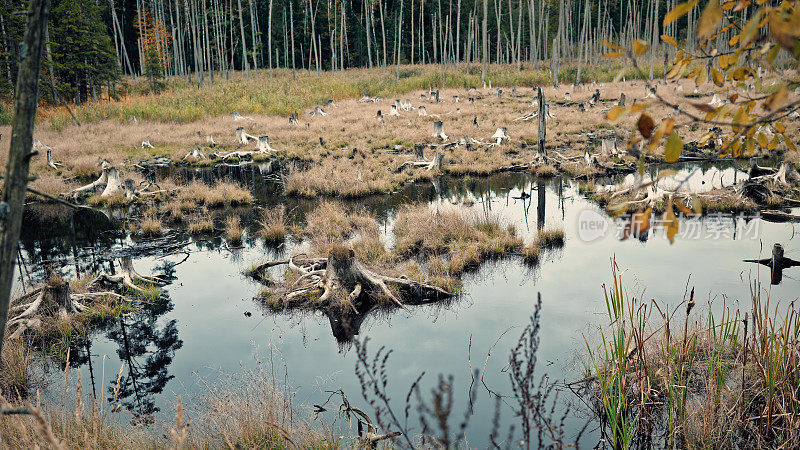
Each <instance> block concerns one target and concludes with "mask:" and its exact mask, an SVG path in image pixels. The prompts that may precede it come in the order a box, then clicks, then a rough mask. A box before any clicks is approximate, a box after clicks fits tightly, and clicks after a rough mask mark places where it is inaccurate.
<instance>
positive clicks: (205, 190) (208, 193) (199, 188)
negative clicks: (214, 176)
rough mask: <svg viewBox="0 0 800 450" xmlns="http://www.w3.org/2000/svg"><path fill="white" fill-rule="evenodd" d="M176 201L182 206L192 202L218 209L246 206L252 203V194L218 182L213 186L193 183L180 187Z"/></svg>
mask: <svg viewBox="0 0 800 450" xmlns="http://www.w3.org/2000/svg"><path fill="white" fill-rule="evenodd" d="M178 201H180V202H181V205H182V206H181V208H182V209H184V206H183V205H189V204H191V203H190V202H193V203H194V204H195V205H197V206H207V207H209V208H219V207H223V206H238V205H248V204H250V203H252V202H253V194H251V193H250V191H248V190H246V189H243V188H241V187H239V185H237V184H235V183H230V182H226V181H220V182H218V183H216V184H214V185H213V186H211V185H208V184H205V183H203V182H201V181H193V182H191V183H188V184H186V185H184V186H181V188H180V191H179V192H178Z"/></svg>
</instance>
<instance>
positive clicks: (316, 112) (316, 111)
mask: <svg viewBox="0 0 800 450" xmlns="http://www.w3.org/2000/svg"><path fill="white" fill-rule="evenodd" d="M308 114H309V115H312V116H327V115H328V113H326V112H325V110H324V109H322V108H320V107H319V106H317V107H315V108H314V110H313V111H311V112H310V113H308Z"/></svg>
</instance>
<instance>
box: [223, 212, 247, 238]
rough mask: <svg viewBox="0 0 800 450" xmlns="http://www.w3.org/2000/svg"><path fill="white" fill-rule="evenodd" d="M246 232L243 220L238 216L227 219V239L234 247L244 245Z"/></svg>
mask: <svg viewBox="0 0 800 450" xmlns="http://www.w3.org/2000/svg"><path fill="white" fill-rule="evenodd" d="M243 236H244V230H242V218H241V217H239V216H236V215H232V216H228V217H226V218H225V239H227V240H228V242H230V243H231V244H233V245H239V244H241V243H242V237H243Z"/></svg>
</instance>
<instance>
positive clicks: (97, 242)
mask: <svg viewBox="0 0 800 450" xmlns="http://www.w3.org/2000/svg"><path fill="white" fill-rule="evenodd" d="M175 170H176V171H177V172H175V173H173V174H172V175H174V176H175V177H176V178H179V179H180V178H183V179H191V178H198V179H203V180H204V181H208V182H211V181H213V180H216V179H229V180H236V181H238V182H240V183H242V184H243V185H246V186H247V187H248V188H250V189H251V191H252V192H253V194H254V196H255V197H256V202H255V206H254V207H249V208H240V209H237V210H235V211H231V210H228V212H235V213H237V214H239V215H241V216H242V223H243V225H244V226H245V229H246V233H245V239H244V242H243V244H242V248H236V249H233V248H229V247H228V246H227V245H226V244H225V242H224V239H223V238H221V237H220V235H221V234H222V233H221V232H220V231H219V230H218V231H217V232H216V233H215V234H214V235H213V236H207V237H203V238H197V239H194V238H191V237H189V236H188V235H187V234H186V233H185V232H184V231H180V230H178V231H177V232H175V234H174V239H175V240H176V241H180V240H190V241H191V243H189V244H188V245H187V246H185V247H183V250H185V252H178V253H175V254H173V255H170V256H167V257H163V258H162V257H159V256H139V257H137V258H135V260H134V266H135V268H136V270H137V271H139V272H140V273H143V274H151V273H153V272H159V273H163V272H164V271H165V270H166V271H167V272H168V273H169V274H170V275H171V276H172V277H174V280H173V282H172V283H171V284H170V285H167V286H166V287H165V288H164V290H165V292H166V298H165V299H162V301H161V302H158V303H156V304H153V305H149V306H146V307H145V308H144V309H143V310H142V311H140V312H135V313H133V314H131V315H129V316H127V317H124V318H122V319H121V320H120V319H117V320H113V321H110V322H108V323H107V324H105V325H103V326H100V327H97V328H96V329H94V330H93V331H92V332H91V333H90V335H89V336H88V339H86V340H85V342H80V343H78V344H76V346H75V348H73V349H72V351H71V355H72V357H71V360H72V361H71V364H72V366H73V370H74V369H78V370H80V371H81V374H82V379H83V392H84V393H85V394H86V395H89V396H91V395H96V396H97V398H99V399H102V401H106V402H108V401H110V400H111V399H112V398H113V397H114V389H115V386H116V379H117V374H118V372H119V370H120V367H121V366H122V365H123V363H124V368H123V370H122V376H121V386H122V389H121V390H120V392H119V394H118V402H119V403H120V404H121V406H122V407H121V408H119V412H117V413H115V416H116V417H118V418H119V420H120V421H122V422H134V423H143V424H148V423H154V424H155V425H151V426H155V427H168V426H170V425H171V423H172V422H173V420H174V419H173V417H174V409H173V406H174V402H175V400H176V397H177V396H178V395H180V396H181V397H182V398H183V401H184V405H186V404H187V403H190V404H191V403H193V402H194V403H198V402H201V401H202V398H203V396H204V395H205V394H206V393H207V387H206V383H208V384H214V383H225V382H230V380H231V378H230V377H229V376H228V374H242V372H243V371H244V370H256V371H258V370H263V371H265V372H266V373H267V374H269V375H270V376H272V375H273V374H274V377H275V378H276V379H277V380H278V381H277V383H278V384H279V385H281V386H284V387H285V389H288V390H289V392H292V396H293V402H294V404H295V405H296V406H299V407H300V408H301V409H302V410H303V411H305V410H308V411H309V414H302V417H310V410H311V405H313V404H322V403H323V402H325V400H326V399H327V398H328V397H329V396H330V393H328V392H326V391H333V390H337V389H342V390H343V391H344V392H345V393H346V394H347V396H348V399H349V400H350V401H351V402H352V403H353V405H354V406H357V407H360V408H362V409H364V410H365V411H367V412H368V413H370V414H371V412H372V411H371V409H370V408H369V407H368V406H367V405H366V404H365V402H364V401H363V398H362V396H361V387H360V385H359V382H358V379H357V377H356V375H355V374H354V371H353V368H354V366H355V363H356V351H355V348H354V347H353V346H352V345H351V344H349V343H346V342H340V341H341V336H339V338H340V339H339V340H337V338H335V337H334V335H333V333H332V327H331V322H330V321H329V319H328V318H327V317H326V316H325V315H324V314H322V313H320V312H293V313H283V312H272V311H270V310H269V308H268V307H266V306H265V305H263V304H261V302H260V301H258V300H254V299H253V297H255V296H256V295H257V294H258V292H259V290H260V288H261V287H260V285H259V284H258V283H256V282H254V281H252V280H251V279H249V278H247V277H246V276H244V275H243V274H242V272H243V271H245V270H246V269H248V268H250V267H251V266H252V265H253V264H256V263H259V262H263V261H265V260H268V259H277V258H281V257H285V256H286V254H287V252H291V251H292V250H293V249H296V248H297V245H302V244H297V243H291V242H287V243H286V244H284V245H282V246H278V247H274V246H267V245H265V244H264V243H263V241H262V240H261V239H260V238H258V237H257V234H256V230H257V229H258V224H257V222H256V220H257V218H258V217H259V211H258V208H261V207H266V208H270V207H275V206H277V205H280V204H283V205H285V206H286V209H287V211H289V217H290V218H291V219H293V220H303V218H304V216H305V214H306V213H307V212H308V211H311V210H313V208H314V206H315V205H316V204H317V202H318V201H320V200H317V199H313V200H308V199H293V198H286V197H283V196H281V195H280V186H279V185H277V184H276V183H275V182H274V181H272V180H271V177H270V175H268V174H266V173H265V174H262V172H260V171H259V170H258V168H257V167H253V166H250V167H245V168H215V169H206V170H202V171H183V170H180V169H175ZM733 172H734V171H733V169H730V168H728V169H724V170H718V169H716V168H713V167H693V168H686V169H684V170H682V171H681V172H680V173H679V175H678V176H677V178H678V179H683V178H685V177H686V176H688V175H689V174H691V179H690V180H689V182H688V183H686V184H687V185H690V186H692V188H693V189H697V190H700V191H702V190H703V186H705V184H706V183H709V182H710V183H716V182H720V183H722V184H729V183H731V182H732V181H733V177H734V173H733ZM737 176H742V175H741V174H737ZM714 180H717V181H714ZM414 202H428V203H429V204H430V205H431V207H441V208H455V209H460V210H464V211H468V212H469V213H470V214H478V215H483V214H487V215H495V216H498V217H500V218H501V220H502V222H503V223H504V224H513V225H514V226H515V227H516V230H517V233H518V234H520V235H521V236H523V237H524V238H525V241H526V243H527V242H531V240H532V239H533V238H534V237H535V236H536V234H537V229H538V228H540V227H544V228H561V229H563V230H564V232H565V237H566V242H565V245H564V247H563V248H561V249H557V250H548V251H544V252H543V253H542V255H541V258H540V261H539V262H538V263H537V264H536V265H533V266H531V265H526V264H525V263H524V262H523V261H522V258H521V257H519V256H508V257H506V258H502V259H499V260H494V261H489V262H486V263H484V264H483V265H481V266H480V268H478V269H477V270H474V271H472V272H469V273H467V274H466V275H465V276H464V278H463V287H462V292H463V293H462V295H461V296H460V297H459V298H458V299H456V300H455V301H452V302H448V303H446V304H439V305H436V304H434V305H427V306H415V307H410V308H409V310H407V311H406V310H401V309H396V310H393V311H377V312H373V313H372V314H370V315H369V316H367V318H366V319H365V320H364V322H363V324H362V326H361V328H360V334H359V335H358V336H355V338H356V339H363V338H365V337H369V339H370V341H369V349H370V355H374V353H375V352H376V351H377V350H378V348H380V347H381V346H385V347H386V348H388V349H391V350H393V353H392V355H391V357H390V359H389V362H388V366H387V373H388V375H389V393H390V395H391V397H392V399H393V402H394V403H393V406H394V408H395V409H396V410H397V411H399V412H400V413H401V414H402V411H403V408H404V403H403V402H404V400H405V397H406V394H407V392H408V389H409V386H410V385H411V384H412V383H413V382H414V380H416V379H417V377H418V376H419V375H420V373H422V372H425V373H426V375H425V377H424V378H423V379H422V384H421V385H422V393H423V394H427V393H428V392H429V390H430V388H431V387H433V386H434V385H435V383H436V381H437V377H438V374H440V373H442V374H445V375H447V374H451V375H453V377H454V389H455V393H454V394H455V399H456V403H455V407H454V413H453V415H452V416H451V417H452V424H451V426H453V427H455V426H457V424H458V422H460V420H461V417H462V416H463V411H464V409H465V408H466V402H467V400H468V396H467V393H468V389H469V386H470V384H471V382H472V380H471V377H472V374H471V369H480V370H481V372H482V376H483V380H482V382H481V380H475V383H480V385H479V387H478V390H477V392H478V396H477V403H476V405H475V414H474V416H473V417H472V419H471V422H470V425H469V428H468V431H467V435H466V436H467V439H468V443H469V445H470V446H471V447H474V448H485V447H487V446H488V444H489V442H488V437H489V434H490V432H491V430H492V420H493V417H494V411H495V400H494V398H491V397H490V395H489V394H488V392H487V389H486V388H485V387H484V386H483V383H485V385H486V386H488V387H489V388H490V389H492V390H493V391H496V392H500V393H503V394H508V395H510V394H511V389H510V384H509V381H508V373H507V363H508V357H509V352H510V350H511V348H512V347H513V346H514V345H515V344H516V342H517V338H518V337H519V335H520V333H522V328H523V327H524V326H525V325H527V324H528V323H529V317H530V316H531V314H532V313H533V311H534V307H535V304H536V298H537V293H541V298H542V310H541V321H540V325H541V328H540V331H539V337H540V340H541V343H540V346H539V350H538V353H537V357H538V364H537V372H538V373H539V374H544V373H547V374H548V375H549V379H550V381H551V382H563V381H567V382H569V381H575V380H579V379H581V378H583V377H584V376H585V370H584V366H583V363H582V360H581V357H582V356H583V355H585V354H586V343H585V341H584V336H585V337H586V339H588V341H589V342H590V344H592V345H595V343H596V341H597V338H598V333H597V328H598V326H600V325H605V324H606V322H607V320H606V315H605V304H604V302H603V291H602V284H603V283H608V282H609V281H610V277H611V271H610V258H612V257H616V261H617V263H618V264H619V265H620V267H621V268H622V269H623V274H624V280H625V283H626V286H627V287H628V288H629V293H630V294H631V295H641V296H644V297H645V298H647V299H650V298H654V299H656V300H657V301H658V302H659V303H660V304H661V305H665V304H666V305H673V307H674V306H675V305H677V304H679V303H680V302H681V301H682V300H683V297H684V292H685V290H686V286H687V280H688V285H689V287H690V288H691V287H692V286H694V287H695V290H696V300H697V303H698V306H699V307H705V308H708V307H709V306H708V302H711V303H712V306H711V308H722V307H723V305H726V306H730V307H734V308H735V307H741V308H742V309H743V310H748V309H749V305H750V297H749V289H750V285H749V283H750V282H751V281H752V280H754V279H760V280H761V281H762V283H763V284H764V287H765V288H768V289H770V291H771V296H772V299H773V302H776V301H778V300H779V301H780V302H782V303H784V302H786V303H788V302H789V301H792V300H794V299H796V298H797V296H798V295H797V293H798V287H800V281H798V279H800V268H795V269H789V270H787V271H786V273H784V276H783V280H782V281H781V283H780V284H777V285H774V286H770V285H769V280H770V269H769V268H768V267H764V266H759V265H756V264H752V263H746V262H743V261H742V260H743V259H756V258H763V257H768V256H769V253H770V250H771V247H772V245H773V244H774V243H781V244H783V246H784V247H785V248H786V249H787V252H786V256H788V257H793V258H797V257H798V255H797V250H796V249H797V244H796V241H797V239H798V238H800V236H797V237H796V236H795V235H796V232H797V231H800V230H796V229H795V228H796V227H795V226H793V225H792V224H776V223H768V222H765V221H763V220H761V219H747V218H743V217H740V216H739V215H731V214H726V215H709V216H707V217H705V218H703V219H700V220H698V219H682V220H681V231H680V232H679V234H678V236H677V237H676V240H675V242H674V243H672V244H671V243H670V242H669V240H668V239H667V237H666V236H665V233H664V230H663V229H660V228H657V227H656V228H654V229H652V230H651V231H650V233H649V235H648V236H647V238H646V239H637V238H633V237H632V238H629V239H625V240H621V239H620V236H621V233H622V231H621V230H622V229H623V228H624V222H623V221H622V219H617V220H616V221H615V219H612V218H610V217H608V216H607V215H606V214H605V213H604V212H603V210H602V209H601V208H599V207H598V206H596V205H595V204H593V203H592V202H590V201H588V200H586V199H585V198H584V197H583V196H582V195H581V194H580V193H579V187H578V184H577V183H574V182H570V181H564V180H560V179H551V180H546V181H538V180H536V179H534V178H532V177H531V176H530V175H527V174H521V173H507V174H500V175H495V176H492V177H489V178H465V179H464V178H462V179H447V178H444V179H439V180H435V181H434V182H421V183H418V184H416V185H410V186H406V187H405V188H403V189H402V190H401V191H400V192H398V193H395V194H392V195H384V196H373V197H368V198H365V199H359V200H353V201H349V203H352V204H355V205H358V206H363V207H364V208H365V209H366V210H367V211H369V212H370V213H371V214H372V215H373V216H374V217H376V218H377V219H378V220H379V222H380V223H381V226H382V230H383V231H382V239H383V241H384V243H385V244H386V245H392V242H393V237H392V225H393V223H394V219H395V217H396V212H397V210H398V208H399V207H401V206H402V205H404V204H408V203H414ZM47 211H49V207H48V208H43V207H33V208H31V213H30V214H28V217H27V218H26V223H25V224H24V225H23V235H22V239H21V249H22V251H21V255H22V258H23V260H24V261H25V262H26V264H25V267H26V269H23V273H24V274H25V276H31V277H33V278H34V279H36V277H41V272H42V271H41V266H42V263H43V261H59V262H60V265H61V266H63V269H62V270H63V271H64V272H65V273H68V274H69V275H72V276H74V273H75V271H76V270H81V271H85V270H87V266H91V263H90V262H89V263H88V264H87V261H91V260H92V258H93V257H96V258H100V257H101V256H102V255H104V254H106V255H108V254H109V252H119V251H120V249H122V248H124V247H126V246H129V245H131V244H134V243H135V240H134V239H133V238H131V237H130V236H128V235H127V234H125V233H124V232H122V231H120V230H119V229H117V228H114V227H111V228H110V229H98V228H95V227H93V225H92V224H87V223H85V222H86V221H85V220H84V219H83V218H80V217H77V216H76V217H72V216H70V215H59V214H56V213H55V212H52V211H50V212H47ZM120 213H121V212H120V211H116V212H114V214H117V215H118V214H120ZM214 214H219V215H224V214H225V213H224V212H214ZM219 222H220V221H218V223H219ZM76 255H78V256H79V257H80V258H78V259H79V260H80V261H82V262H78V263H77V264H76V262H75V259H74V257H75V256H76ZM175 263H179V264H177V265H174V266H173V264H175ZM81 264H83V266H82V265H81ZM26 270H29V271H30V274H28V273H27V272H26ZM487 354H488V355H489V356H488V357H487ZM50 366H51V369H50V371H49V372H46V373H45V375H44V376H46V377H49V378H50V379H51V380H50V381H52V384H53V386H54V390H55V392H56V393H54V394H51V395H56V396H57V395H60V394H57V392H59V388H58V386H60V385H61V386H63V384H62V383H63V374H62V373H61V372H60V371H59V369H63V367H61V368H58V367H52V364H51V365H50ZM557 390H559V391H561V392H560V394H559V395H560V397H559V405H560V406H559V410H560V409H561V408H563V406H564V405H565V404H571V405H572V413H571V414H570V418H569V419H568V429H569V431H568V433H567V436H566V440H567V442H570V441H571V440H572V439H573V438H574V435H575V434H576V433H577V432H578V430H580V429H581V427H582V426H583V424H584V423H585V422H586V420H587V417H589V416H588V414H587V413H586V410H585V408H586V407H585V406H583V405H582V403H581V402H580V401H579V400H578V399H577V398H576V397H575V396H574V395H573V394H572V392H570V391H569V390H568V389H567V388H566V387H565V386H563V383H562V384H559V386H558V387H557ZM508 401H509V403H513V401H512V400H510V399H508ZM337 407H338V403H335V400H334V401H332V402H331V403H329V404H327V405H326V408H327V409H328V412H326V413H324V414H322V417H323V420H325V422H326V423H331V422H332V421H333V420H334V419H335V416H334V414H335V410H336V409H337ZM411 411H412V418H411V419H410V420H411V422H410V423H416V419H415V418H414V416H415V414H416V412H415V409H414V408H413V407H412V410H411ZM555 415H556V416H557V417H560V416H561V413H560V412H559V411H557V412H556V414H555ZM513 423H516V419H515V418H514V417H513V414H512V412H511V410H510V409H509V408H508V407H507V406H503V407H502V408H501V428H500V436H505V435H506V430H507V428H508V425H510V424H513ZM595 423H596V422H592V425H591V426H590V427H589V428H588V429H587V430H586V432H585V433H584V435H583V438H582V444H585V445H589V446H593V445H595V444H596V443H597V441H598V439H600V432H599V430H597V426H596V424H595ZM347 426H348V425H347V424H344V423H342V419H338V420H337V421H336V423H335V427H336V431H335V432H336V434H337V435H339V434H347V435H350V436H352V435H354V434H355V430H354V429H353V430H348V429H347ZM353 426H354V425H353ZM516 428H517V431H518V432H517V435H519V426H517V427H516ZM417 429H419V428H417ZM157 431H161V430H160V429H159V430H157Z"/></svg>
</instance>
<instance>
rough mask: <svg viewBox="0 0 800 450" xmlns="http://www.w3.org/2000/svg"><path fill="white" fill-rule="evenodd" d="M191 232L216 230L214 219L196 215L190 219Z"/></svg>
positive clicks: (201, 232) (204, 232) (199, 232)
mask: <svg viewBox="0 0 800 450" xmlns="http://www.w3.org/2000/svg"><path fill="white" fill-rule="evenodd" d="M188 230H189V233H191V234H206V233H211V232H213V231H214V221H213V220H211V219H209V218H207V217H194V218H192V219H191V220H190V221H189V227H188Z"/></svg>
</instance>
